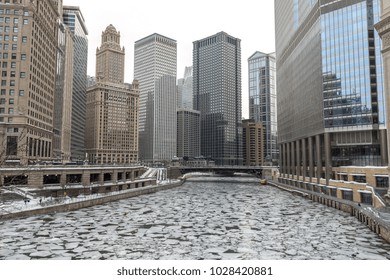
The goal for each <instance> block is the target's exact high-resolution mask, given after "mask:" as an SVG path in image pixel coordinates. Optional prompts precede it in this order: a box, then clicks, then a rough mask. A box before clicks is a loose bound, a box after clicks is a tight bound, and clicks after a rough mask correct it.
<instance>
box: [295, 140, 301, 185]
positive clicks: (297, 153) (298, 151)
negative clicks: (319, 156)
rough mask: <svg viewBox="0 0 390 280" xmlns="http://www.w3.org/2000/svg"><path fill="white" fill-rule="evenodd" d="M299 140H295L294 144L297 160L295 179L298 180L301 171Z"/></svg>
mask: <svg viewBox="0 0 390 280" xmlns="http://www.w3.org/2000/svg"><path fill="white" fill-rule="evenodd" d="M300 146H301V145H300V140H297V141H296V142H295V151H296V156H297V160H296V165H297V179H298V180H299V176H301V174H302V170H301V147H300Z"/></svg>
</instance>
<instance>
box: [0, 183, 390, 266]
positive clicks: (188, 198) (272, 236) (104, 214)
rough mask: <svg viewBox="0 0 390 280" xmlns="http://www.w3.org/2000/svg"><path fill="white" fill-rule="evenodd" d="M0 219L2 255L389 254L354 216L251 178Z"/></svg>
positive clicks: (236, 256)
mask: <svg viewBox="0 0 390 280" xmlns="http://www.w3.org/2000/svg"><path fill="white" fill-rule="evenodd" d="M218 180H220V181H221V182H219V183H218V182H215V181H213V182H200V181H194V182H188V183H186V184H185V185H183V186H182V187H179V188H175V189H171V190H167V191H162V192H158V193H155V194H150V195H146V196H140V197H135V198H130V199H126V200H122V201H118V202H114V203H110V204H105V205H100V206H96V207H90V208H85V209H82V210H78V211H74V212H68V213H58V214H53V215H45V216H36V217H30V218H26V219H20V220H11V221H3V222H1V223H0V244H1V247H0V259H15V260H16V259H390V254H389V252H390V245H389V244H386V243H385V242H384V241H382V240H381V239H380V238H379V237H378V236H376V235H375V234H374V233H372V232H371V231H370V230H369V229H368V228H366V226H364V225H363V224H361V223H359V222H358V221H357V220H356V219H355V218H353V217H350V216H349V215H347V214H345V213H342V212H339V211H337V210H335V209H332V208H327V207H326V206H323V205H320V204H317V203H313V202H312V201H309V200H305V199H304V198H301V197H299V196H294V195H291V194H290V193H287V192H284V191H280V190H278V189H275V188H272V187H269V186H260V185H259V184H258V183H251V182H233V183H228V182H223V180H222V179H218Z"/></svg>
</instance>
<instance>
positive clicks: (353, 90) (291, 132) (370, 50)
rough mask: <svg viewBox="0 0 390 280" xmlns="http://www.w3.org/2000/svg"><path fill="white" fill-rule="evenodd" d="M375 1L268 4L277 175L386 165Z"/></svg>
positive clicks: (331, 174) (278, 0)
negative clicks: (274, 81) (275, 102)
mask: <svg viewBox="0 0 390 280" xmlns="http://www.w3.org/2000/svg"><path fill="white" fill-rule="evenodd" d="M379 5H380V1H379V0H365V1H361V0H360V1H347V0H338V1H314V0H312V1H301V0H294V1H282V0H275V21H276V58H277V88H278V93H277V95H278V98H277V99H278V136H279V143H280V148H281V157H280V158H281V161H282V163H281V173H282V174H285V175H287V176H290V175H292V176H297V177H299V176H302V175H304V176H307V177H310V178H312V177H314V178H317V182H319V181H320V178H325V179H326V180H327V182H328V181H329V179H331V178H335V175H337V174H336V172H335V169H334V168H335V167H339V166H381V165H386V164H387V145H386V137H385V135H386V131H385V113H386V112H385V110H384V93H383V75H382V59H381V44H380V40H379V37H378V35H377V33H376V32H375V30H374V23H375V22H377V21H378V20H379Z"/></svg>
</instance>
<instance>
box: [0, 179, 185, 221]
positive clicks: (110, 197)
mask: <svg viewBox="0 0 390 280" xmlns="http://www.w3.org/2000/svg"><path fill="white" fill-rule="evenodd" d="M184 182H185V180H180V181H177V182H173V183H168V184H161V185H152V186H146V187H141V188H136V189H129V190H124V191H121V192H119V193H115V194H106V195H104V196H101V197H97V198H91V199H86V200H82V201H77V202H73V203H72V202H71V203H66V204H57V205H50V206H45V207H42V208H36V209H30V210H25V211H19V212H12V213H6V214H3V215H0V221H4V220H10V219H18V218H27V217H31V216H36V215H44V214H52V213H57V212H68V211H74V210H78V209H82V208H87V207H91V206H96V205H101V204H105V203H108V202H113V201H117V200H121V199H127V198H131V197H136V196H140V195H144V194H151V193H156V192H159V191H163V190H168V189H172V188H176V187H179V186H181V185H182V184H183V183H184Z"/></svg>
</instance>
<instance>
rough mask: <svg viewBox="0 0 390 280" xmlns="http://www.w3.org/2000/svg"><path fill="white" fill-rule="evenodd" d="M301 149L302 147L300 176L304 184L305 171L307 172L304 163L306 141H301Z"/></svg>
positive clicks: (305, 163)
mask: <svg viewBox="0 0 390 280" xmlns="http://www.w3.org/2000/svg"><path fill="white" fill-rule="evenodd" d="M301 147H302V176H303V181H304V182H305V179H306V171H307V162H306V160H307V159H306V139H302V140H301Z"/></svg>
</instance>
